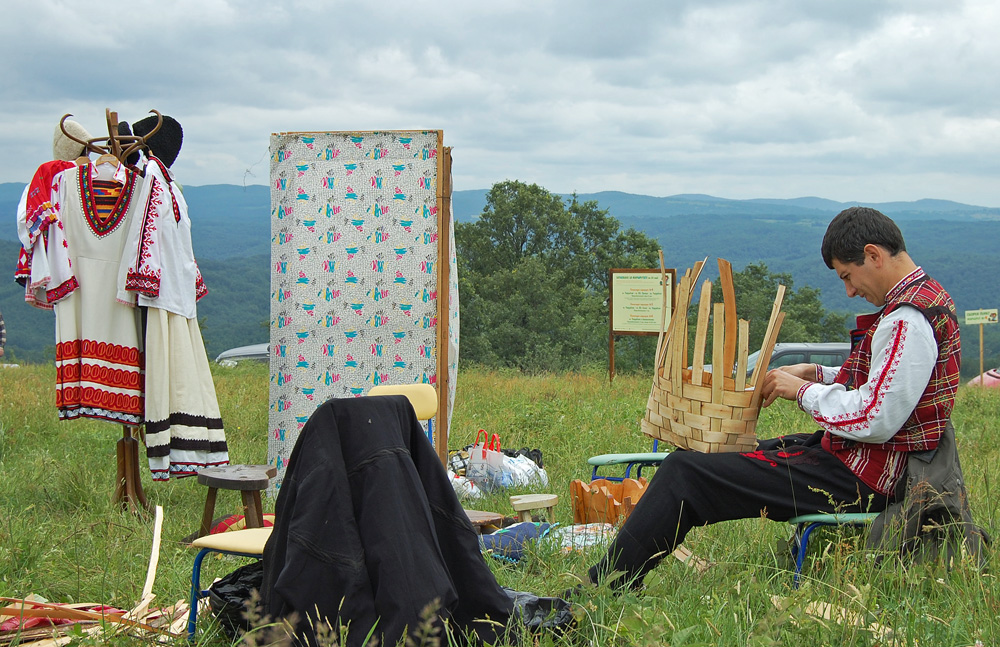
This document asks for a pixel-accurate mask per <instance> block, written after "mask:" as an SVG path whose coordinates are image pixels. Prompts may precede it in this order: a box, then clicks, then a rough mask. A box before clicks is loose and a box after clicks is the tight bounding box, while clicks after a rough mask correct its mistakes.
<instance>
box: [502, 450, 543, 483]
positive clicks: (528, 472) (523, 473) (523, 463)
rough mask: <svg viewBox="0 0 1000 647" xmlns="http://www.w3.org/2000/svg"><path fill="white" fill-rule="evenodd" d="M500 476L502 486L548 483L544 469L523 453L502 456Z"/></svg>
mask: <svg viewBox="0 0 1000 647" xmlns="http://www.w3.org/2000/svg"><path fill="white" fill-rule="evenodd" d="M500 478H501V481H500V485H501V486H502V487H515V486H525V485H540V486H542V487H546V486H548V484H549V475H548V474H546V472H545V469H544V468H541V467H539V466H538V465H536V464H535V461H533V460H531V459H530V458H528V457H527V456H525V455H523V454H521V455H518V456H504V457H503V472H502V473H501V477H500Z"/></svg>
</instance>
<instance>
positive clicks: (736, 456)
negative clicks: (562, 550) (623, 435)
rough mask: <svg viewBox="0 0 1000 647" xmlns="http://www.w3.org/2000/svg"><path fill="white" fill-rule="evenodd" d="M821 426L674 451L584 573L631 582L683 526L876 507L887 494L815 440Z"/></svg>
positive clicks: (665, 551) (679, 537) (668, 548)
mask: <svg viewBox="0 0 1000 647" xmlns="http://www.w3.org/2000/svg"><path fill="white" fill-rule="evenodd" d="M822 437H823V432H822V431H817V432H816V433H813V434H795V435H791V436H783V437H781V438H774V439H771V440H765V441H761V442H760V443H759V444H758V449H757V451H754V452H747V453H737V452H733V453H722V454H702V453H699V452H692V451H675V452H673V453H672V454H670V455H669V456H668V457H667V458H666V460H664V461H663V464H662V465H661V466H660V468H659V469H657V471H656V474H655V475H654V476H653V479H652V481H650V484H649V487H648V489H647V490H646V493H645V494H643V496H642V498H641V499H639V503H638V505H636V507H635V510H633V511H632V514H631V515H630V516H629V518H628V519H627V520H626V521H625V523H624V524H623V525H622V528H621V530H620V531H619V532H618V535H617V536H616V537H615V540H614V541H613V542H612V544H611V547H610V548H609V549H608V553H607V555H605V557H604V558H603V559H602V560H601V561H600V562H598V563H597V564H596V565H594V566H593V567H591V568H590V579H591V580H592V581H594V582H603V581H605V580H606V579H607V578H608V576H609V575H610V574H612V573H615V572H621V573H623V574H624V575H623V576H621V577H619V578H617V579H615V581H613V582H611V583H610V584H611V585H612V586H613V587H615V588H622V587H626V586H631V587H638V586H640V585H641V583H642V579H643V577H645V575H646V573H648V572H649V571H650V570H652V569H653V568H654V567H655V566H656V565H657V564H658V563H659V562H660V560H661V559H663V558H664V557H666V556H667V555H669V554H670V553H671V552H673V550H674V549H675V548H676V547H677V546H678V545H679V544H680V543H681V542H682V541H683V540H684V537H685V536H686V535H687V533H688V531H689V530H691V528H693V527H695V526H701V525H706V524H711V523H716V522H719V521H729V520H732V519H749V518H753V517H758V516H760V515H761V514H762V513H766V514H767V516H768V518H770V519H773V520H775V521H788V520H789V519H791V518H793V517H796V516H798V515H801V514H810V513H816V512H881V511H882V510H884V509H885V507H886V506H887V505H888V503H889V499H888V497H886V495H883V494H879V493H877V492H875V491H874V490H872V489H871V488H870V487H868V486H867V485H865V483H864V482H863V481H861V480H860V479H858V478H857V477H856V476H855V475H854V473H853V472H851V471H850V470H849V469H847V467H845V466H844V464H843V463H841V462H840V460H839V459H838V458H837V457H836V456H834V455H833V454H831V453H829V452H827V451H826V450H824V449H823V448H822V446H821V445H820V441H821V439H822Z"/></svg>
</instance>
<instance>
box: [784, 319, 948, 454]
mask: <svg viewBox="0 0 1000 647" xmlns="http://www.w3.org/2000/svg"><path fill="white" fill-rule="evenodd" d="M936 361H937V343H936V342H935V340H934V332H933V330H932V329H931V326H930V324H929V323H928V322H927V320H926V319H925V318H924V316H923V315H922V314H921V313H920V312H919V311H918V310H917V309H916V308H913V307H910V306H901V307H899V308H897V309H896V310H894V311H892V312H891V313H889V314H888V315H886V316H885V317H883V319H882V321H881V322H879V324H878V328H877V329H876V330H875V334H874V337H873V338H872V366H871V370H870V371H869V374H868V381H867V382H866V383H865V384H862V385H861V386H860V387H859V388H857V389H854V390H850V391H848V390H847V389H845V388H844V386H843V385H840V384H829V385H820V384H813V385H811V386H810V388H808V389H804V390H802V391H801V392H800V393H799V406H801V407H802V409H803V410H804V411H806V412H807V413H809V414H810V415H812V417H813V418H814V419H815V420H816V422H817V423H818V424H819V425H820V426H821V427H822V428H823V429H826V430H827V431H829V432H830V433H832V434H834V435H837V436H841V437H843V438H847V439H850V440H857V441H860V442H867V443H884V442H886V441H887V440H889V439H890V438H892V437H893V435H895V433H896V432H897V431H899V429H900V427H902V426H903V423H905V422H906V419H907V418H908V417H909V416H910V414H911V413H912V412H913V409H914V407H916V405H917V402H918V401H919V400H920V396H921V395H922V394H923V392H924V390H925V389H926V388H927V382H928V380H929V379H930V376H931V371H932V370H933V369H934V363H935V362H936Z"/></svg>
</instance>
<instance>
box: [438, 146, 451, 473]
mask: <svg viewBox="0 0 1000 647" xmlns="http://www.w3.org/2000/svg"><path fill="white" fill-rule="evenodd" d="M437 136H438V144H437V155H438V166H437V170H438V176H437V206H438V258H437V268H438V273H437V299H438V308H437V315H438V321H437V390H438V413H437V429H436V430H435V434H434V448H435V449H436V450H437V455H438V458H439V459H440V460H441V464H442V465H444V466H446V467H447V465H448V414H449V410H448V409H449V406H448V405H449V404H450V398H449V397H448V395H449V389H450V385H449V372H448V371H449V366H450V364H451V352H450V336H449V333H448V327H449V325H450V324H451V321H450V320H449V317H450V316H451V305H450V301H451V298H450V294H449V287H450V285H451V279H450V276H449V273H450V272H451V189H452V187H451V147H450V146H449V147H446V146H444V132H443V131H440V130H439V131H438V133H437Z"/></svg>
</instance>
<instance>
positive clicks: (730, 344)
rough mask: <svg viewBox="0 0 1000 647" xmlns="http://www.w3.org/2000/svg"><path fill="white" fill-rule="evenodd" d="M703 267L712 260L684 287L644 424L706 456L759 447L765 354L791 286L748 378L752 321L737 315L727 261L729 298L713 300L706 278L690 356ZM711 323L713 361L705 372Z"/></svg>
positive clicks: (661, 350)
mask: <svg viewBox="0 0 1000 647" xmlns="http://www.w3.org/2000/svg"><path fill="white" fill-rule="evenodd" d="M706 260H707V259H706ZM704 265H705V261H699V262H698V263H695V265H694V267H693V268H691V269H688V270H687V271H686V272H685V273H684V276H683V277H682V278H681V280H680V282H679V284H678V285H677V288H676V292H675V296H676V298H675V299H674V301H675V304H676V306H675V308H674V311H673V316H672V317H671V318H670V323H669V325H667V326H664V327H663V328H662V329H661V333H660V337H659V339H658V341H657V345H656V371H655V374H654V376H653V388H652V391H651V392H650V394H649V401H648V403H647V404H646V415H645V417H644V418H643V420H642V423H641V428H642V431H643V433H645V434H646V435H648V436H652V437H653V438H658V439H660V440H663V441H666V442H669V443H671V444H673V445H676V446H677V447H680V448H682V449H691V450H694V451H699V452H706V453H715V452H745V451H753V450H754V449H755V448H756V446H757V436H756V433H755V432H756V428H757V416H758V414H759V413H760V407H761V386H762V384H763V381H764V374H765V373H766V371H767V360H766V359H765V358H768V357H770V356H771V352H772V351H773V350H774V343H775V341H776V340H777V338H778V331H779V330H781V323H782V321H783V320H784V317H785V314H784V313H783V312H781V302H782V300H783V299H784V294H785V286H783V285H779V286H778V292H777V295H776V296H775V298H774V306H773V307H772V309H771V318H770V320H769V321H768V324H767V331H766V332H765V334H764V341H763V344H762V345H761V348H760V355H759V357H760V358H761V359H760V361H758V362H757V365H756V366H754V371H753V375H752V376H751V377H750V378H749V380H748V379H747V375H746V372H747V346H748V338H749V330H750V325H749V322H747V321H746V320H742V319H740V320H737V315H736V292H735V290H734V288H733V272H732V266H731V265H730V263H729V262H728V261H725V260H723V259H721V258H720V259H719V280H720V282H721V284H722V294H723V303H717V304H714V305H713V304H712V283H711V281H705V283H704V284H703V285H702V290H701V298H700V300H699V303H698V321H697V324H696V327H695V339H694V348H693V349H692V355H691V359H690V361H689V359H688V309H689V306H690V305H691V298H692V296H693V286H694V285H695V283H696V282H697V280H698V276H699V275H700V274H701V270H702V268H703V267H704ZM710 320H711V326H712V354H711V356H710V359H711V364H712V366H711V368H710V370H706V366H705V350H706V345H707V343H708V330H709V321H710ZM664 323H665V322H664ZM689 367H690V368H689Z"/></svg>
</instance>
